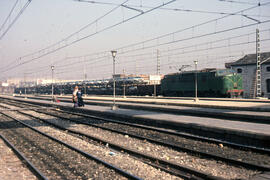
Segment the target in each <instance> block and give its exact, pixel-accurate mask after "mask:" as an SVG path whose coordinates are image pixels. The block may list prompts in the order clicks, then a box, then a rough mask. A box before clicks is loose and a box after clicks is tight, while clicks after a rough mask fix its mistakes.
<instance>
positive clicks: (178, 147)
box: [33, 110, 270, 171]
mask: <svg viewBox="0 0 270 180" xmlns="http://www.w3.org/2000/svg"><path fill="white" fill-rule="evenodd" d="M37 112H39V113H44V114H47V115H50V116H54V117H58V118H61V119H65V120H68V121H73V122H78V121H76V120H72V119H70V118H66V117H62V116H60V115H56V114H53V113H48V112H42V111H38V110H37ZM33 117H34V116H33ZM79 123H81V124H85V125H90V126H93V127H96V128H100V129H103V130H108V131H112V132H115V133H120V134H123V135H129V136H130V137H134V138H137V139H141V140H147V141H149V142H152V143H156V144H159V145H163V146H166V147H170V148H173V149H175V150H178V151H185V152H189V153H192V154H200V155H201V156H204V157H207V158H214V159H217V160H221V161H223V162H226V163H232V164H234V165H240V166H242V167H245V168H249V169H256V170H262V171H270V167H266V166H260V165H256V164H251V163H247V162H243V161H238V160H234V159H231V158H225V157H222V156H218V155H213V154H209V153H205V152H201V151H198V150H193V149H190V148H184V147H181V146H178V145H175V144H173V143H166V142H162V141H158V140H155V139H153V138H147V137H143V136H139V135H134V134H130V133H128V132H123V131H119V130H114V129H111V128H106V127H102V126H99V125H96V124H90V123H87V122H82V121H79Z"/></svg>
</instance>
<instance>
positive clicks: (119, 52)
mask: <svg viewBox="0 0 270 180" xmlns="http://www.w3.org/2000/svg"><path fill="white" fill-rule="evenodd" d="M268 4H270V2H267V3H263V4H260V5H256V6H253V7H250V8H246V9H244V10H240V11H237V12H235V13H230V14H229V15H226V16H223V17H220V18H216V19H213V20H210V21H206V22H203V23H200V24H197V25H194V26H191V27H188V28H185V29H181V30H178V31H175V32H172V33H169V34H165V35H162V36H159V37H156V38H152V39H149V40H146V41H143V42H139V43H135V44H131V45H127V46H123V47H120V48H117V50H118V54H123V53H128V52H131V51H138V50H141V49H147V48H153V47H156V46H162V45H168V44H172V43H176V42H180V41H186V40H191V39H195V38H200V37H205V36H209V35H213V34H218V33H223V32H227V31H232V30H236V29H240V28H244V27H249V26H254V25H257V24H263V23H267V22H269V20H268V21H263V22H257V23H253V24H249V25H245V26H238V27H236V28H229V29H226V30H221V31H218V32H213V33H206V34H203V35H198V36H196V37H190V38H185V39H180V40H177V41H171V42H167V43H163V44H159V45H153V46H148V47H146V46H143V47H142V48H137V49H134V48H133V49H132V50H129V51H125V52H124V51H123V50H122V52H121V49H124V48H129V47H132V46H137V45H139V44H144V43H147V42H150V41H154V40H157V39H161V38H164V37H166V36H171V35H173V34H176V33H180V32H183V31H186V30H190V29H192V28H195V27H199V26H202V25H205V24H208V23H211V22H215V21H218V20H220V19H224V18H226V17H228V16H230V15H231V14H236V13H240V12H244V11H248V10H251V9H254V8H256V7H258V6H265V5H268ZM107 52H109V51H103V52H99V53H107ZM94 54H98V53H94ZM91 55H93V54H89V55H87V56H91ZM84 56H86V55H83V56H77V57H84Z"/></svg>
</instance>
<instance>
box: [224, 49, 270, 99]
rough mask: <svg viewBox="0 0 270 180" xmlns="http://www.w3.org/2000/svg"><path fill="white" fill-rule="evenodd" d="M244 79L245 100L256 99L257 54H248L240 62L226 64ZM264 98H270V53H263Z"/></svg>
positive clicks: (262, 78) (262, 83)
mask: <svg viewBox="0 0 270 180" xmlns="http://www.w3.org/2000/svg"><path fill="white" fill-rule="evenodd" d="M225 66H226V68H232V69H234V70H235V71H236V72H237V73H238V74H241V75H242V77H243V89H244V94H243V97H244V98H254V94H255V91H256V54H247V55H245V56H244V57H242V58H240V59H239V60H237V61H235V62H231V63H226V64H225ZM261 90H262V97H266V98H267V97H268V98H269V97H270V52H264V53H261Z"/></svg>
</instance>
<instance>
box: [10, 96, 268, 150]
mask: <svg viewBox="0 0 270 180" xmlns="http://www.w3.org/2000/svg"><path fill="white" fill-rule="evenodd" d="M8 98H10V99H14V97H8ZM16 99H20V100H21V101H32V102H36V103H42V104H47V105H49V106H54V107H61V108H65V109H68V110H71V111H79V112H81V111H84V112H89V113H90V112H91V113H94V114H101V115H103V116H108V117H111V116H114V117H121V118H128V119H136V120H140V121H143V122H148V123H153V124H156V125H159V126H163V127H168V128H176V129H177V130H179V131H181V132H186V133H192V134H195V135H204V136H208V137H210V138H217V139H222V140H227V141H231V142H235V143H242V144H246V145H252V146H259V147H266V148H269V149H270V124H267V123H255V122H243V121H236V120H226V119H219V118H209V117H195V116H188V115H179V114H169V113H165V112H153V111H146V110H136V109H125V108H121V106H120V108H118V109H117V110H112V109H111V107H110V106H96V105H86V106H85V107H80V108H72V106H73V105H72V104H71V103H67V102H60V103H53V102H50V101H44V100H33V99H23V98H16ZM145 106H152V105H151V104H145ZM158 106H160V105H158ZM166 107H167V106H166ZM143 108H144V107H142V108H141V109H143ZM157 108H158V107H157ZM167 108H169V107H167ZM179 108H184V107H182V106H179ZM185 108H188V109H189V110H191V111H196V112H199V111H200V108H195V107H185ZM207 110H209V111H208V113H213V112H214V111H217V112H216V113H220V112H218V110H219V111H220V109H218V110H215V109H214V110H213V109H208V108H207ZM204 111H205V112H206V110H205V109H204ZM222 111H224V109H223V110H222ZM226 113H234V114H238V113H239V112H237V111H231V110H228V111H227V112H226ZM247 113H251V115H252V114H253V116H254V118H256V117H257V116H258V115H257V113H260V112H247ZM263 113H266V114H264V117H265V118H266V119H267V118H268V120H270V118H269V117H270V116H269V114H268V112H263ZM244 141H245V142H244Z"/></svg>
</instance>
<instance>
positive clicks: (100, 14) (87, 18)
mask: <svg viewBox="0 0 270 180" xmlns="http://www.w3.org/2000/svg"><path fill="white" fill-rule="evenodd" d="M16 2H17V3H16ZM27 2H28V0H1V1H0V62H1V65H0V72H1V74H0V80H3V79H7V78H17V77H22V78H23V77H24V76H26V77H27V78H28V79H32V78H33V79H34V78H50V77H51V66H52V65H53V66H54V67H55V77H56V78H58V79H83V77H84V73H86V74H87V79H103V78H110V77H111V76H112V67H113V66H112V62H113V61H112V56H111V53H110V51H111V50H117V51H118V53H117V55H116V73H123V70H125V72H126V73H127V74H156V73H157V69H158V68H157V64H159V66H160V74H167V73H172V72H176V71H177V69H178V68H179V67H181V66H182V65H191V66H190V67H189V68H187V70H190V69H193V68H194V63H193V61H194V60H198V68H199V69H202V68H207V67H211V68H224V63H225V62H230V61H235V60H237V59H238V58H240V57H242V56H243V55H245V54H249V53H255V43H254V41H255V31H256V28H258V29H259V30H260V31H261V33H260V38H261V40H262V42H261V51H270V1H269V0H261V1H258V0H175V1H170V0H114V1H112V0H107V1H106V0H103V1H101V0H95V1H89V2H85V1H82V2H79V1H75V0H57V1H55V0H32V1H31V3H30V4H29V5H28V6H27V7H26V8H25V10H24V11H23V13H22V14H21V15H20V16H19V18H18V19H17V21H16V22H15V23H14V24H13V25H12V22H13V20H14V19H15V18H16V16H17V15H18V13H19V12H20V10H21V9H22V8H23V7H24V5H25V4H26V3H27ZM94 2H95V3H94ZM259 2H260V4H261V6H258V3H259ZM15 3H16V7H15V8H14V10H13V11H12V13H11V15H10V16H9V18H8V19H7V17H8V15H9V14H10V12H11V10H12V7H13V6H14V5H15ZM167 3H168V4H167ZM265 3H269V4H266V5H264V4H265ZM121 4H122V6H121ZM163 5H164V6H163ZM158 7H159V8H158ZM249 8H250V9H249ZM248 9H249V10H248ZM226 13H233V15H228V14H226ZM235 13H237V14H235ZM5 20H7V21H5ZM268 21H269V22H268ZM4 22H6V23H5V24H4ZM258 22H261V23H260V24H257V23H258ZM9 26H10V28H9ZM8 28H9V29H8ZM7 29H8V31H7ZM4 33H5V34H4ZM3 34H4V35H3Z"/></svg>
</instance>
